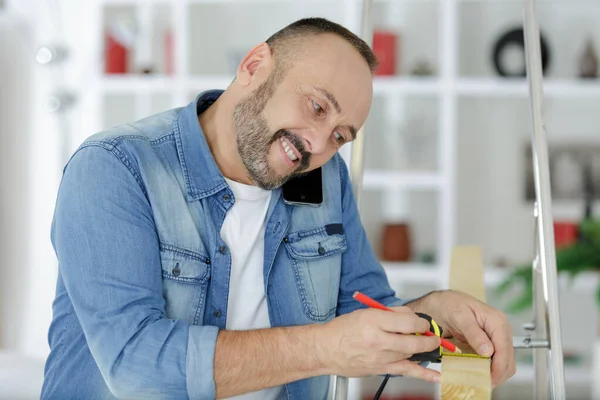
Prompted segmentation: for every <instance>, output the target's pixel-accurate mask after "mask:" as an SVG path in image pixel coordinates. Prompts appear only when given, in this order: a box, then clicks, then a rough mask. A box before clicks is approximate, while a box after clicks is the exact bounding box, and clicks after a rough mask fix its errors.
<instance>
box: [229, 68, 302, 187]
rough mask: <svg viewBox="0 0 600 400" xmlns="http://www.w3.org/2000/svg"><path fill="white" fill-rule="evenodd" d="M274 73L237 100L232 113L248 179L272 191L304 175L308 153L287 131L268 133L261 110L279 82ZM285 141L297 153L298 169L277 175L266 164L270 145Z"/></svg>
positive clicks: (238, 145) (294, 136)
mask: <svg viewBox="0 0 600 400" xmlns="http://www.w3.org/2000/svg"><path fill="white" fill-rule="evenodd" d="M277 74H278V73H277V71H274V72H273V73H272V74H271V76H269V78H268V79H267V80H266V81H265V82H264V83H263V84H261V85H260V86H259V87H258V88H257V89H256V90H255V91H254V92H252V93H250V94H249V95H248V96H246V97H244V98H243V99H241V100H240V101H239V102H238V103H237V104H236V106H235V109H234V111H233V120H234V125H235V130H236V143H237V148H238V153H239V155H240V158H241V159H242V162H243V163H244V166H245V167H246V169H247V170H248V175H249V178H250V180H251V181H252V182H254V183H255V184H256V185H257V186H259V187H261V188H262V189H265V190H272V189H275V188H278V187H280V186H282V185H283V184H284V183H285V182H287V181H288V180H290V179H291V178H294V177H296V176H301V175H304V174H306V169H307V168H308V166H309V164H310V153H309V152H307V151H306V150H305V147H304V144H303V143H302V140H300V138H299V137H298V136H296V135H294V134H293V133H291V132H290V131H288V130H285V129H280V130H278V131H276V132H274V133H271V130H270V129H269V125H268V123H267V120H266V118H265V117H264V115H263V110H264V108H265V106H266V104H267V101H268V100H269V99H270V98H271V96H272V95H273V93H274V91H275V87H276V85H277V83H278V82H279V77H278V76H277ZM282 137H283V138H285V139H286V140H288V141H289V142H290V143H291V144H292V145H294V147H295V148H296V149H297V150H298V152H300V155H301V159H300V162H299V165H298V167H297V168H296V170H294V171H293V172H292V173H290V174H288V175H278V174H277V173H276V172H275V171H274V170H273V168H271V166H270V165H269V159H268V156H269V151H270V149H271V145H272V144H273V143H274V142H275V141H276V140H279V139H280V138H282Z"/></svg>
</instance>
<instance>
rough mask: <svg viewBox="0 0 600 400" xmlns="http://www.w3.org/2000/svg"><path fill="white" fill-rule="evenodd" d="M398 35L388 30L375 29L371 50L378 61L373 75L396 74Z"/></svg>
mask: <svg viewBox="0 0 600 400" xmlns="http://www.w3.org/2000/svg"><path fill="white" fill-rule="evenodd" d="M397 41H398V37H397V35H396V34H395V33H393V32H389V31H382V30H376V31H375V32H374V33H373V52H374V53H375V56H376V57H377V60H378V61H379V66H378V67H377V70H376V71H375V75H395V74H396V44H397Z"/></svg>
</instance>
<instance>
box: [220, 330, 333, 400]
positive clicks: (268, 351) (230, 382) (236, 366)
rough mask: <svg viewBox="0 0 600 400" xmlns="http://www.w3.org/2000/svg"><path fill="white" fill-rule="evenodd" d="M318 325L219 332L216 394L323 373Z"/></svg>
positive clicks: (245, 389) (240, 390)
mask: <svg viewBox="0 0 600 400" xmlns="http://www.w3.org/2000/svg"><path fill="white" fill-rule="evenodd" d="M319 328H320V326H319V325H307V326H295V327H281V328H270V329H258V330H250V331H228V330H223V331H221V332H219V335H218V337H217V343H216V348H215V382H216V390H217V398H223V397H230V396H235V395H239V394H242V393H247V392H252V391H256V390H260V389H265V388H268V387H273V386H278V385H282V384H285V383H288V382H292V381H296V380H299V379H305V378H309V377H313V376H319V375H327V374H329V373H330V372H329V371H327V368H326V366H325V363H324V362H323V360H321V359H320V358H319V344H318V340H317V335H318V331H319Z"/></svg>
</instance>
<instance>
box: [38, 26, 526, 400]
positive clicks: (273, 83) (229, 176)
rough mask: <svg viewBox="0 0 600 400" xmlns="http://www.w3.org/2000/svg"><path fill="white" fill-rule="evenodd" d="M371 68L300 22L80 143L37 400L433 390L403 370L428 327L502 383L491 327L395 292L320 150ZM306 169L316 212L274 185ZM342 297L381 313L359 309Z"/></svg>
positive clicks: (342, 34) (472, 305)
mask: <svg viewBox="0 0 600 400" xmlns="http://www.w3.org/2000/svg"><path fill="white" fill-rule="evenodd" d="M375 67H376V59H375V56H374V55H373V53H372V51H371V50H370V49H369V47H368V46H367V45H366V44H365V43H364V42H363V41H361V40H360V39H359V38H357V37H356V36H355V35H353V34H352V33H350V32H349V31H347V30H346V29H344V28H343V27H341V26H339V25H337V24H334V23H332V22H330V21H327V20H324V19H317V18H315V19H303V20H300V21H297V22H296V23H293V24H291V25H289V26H287V27H286V28H284V29H282V30H281V31H279V32H277V33H276V34H275V35H273V36H272V37H271V38H269V40H267V41H266V42H265V43H261V44H259V45H257V46H255V47H254V48H253V49H252V50H251V51H250V52H249V53H248V54H247V55H246V57H245V58H244V60H243V61H242V62H241V64H240V65H239V67H238V70H237V75H236V78H235V80H234V81H233V82H232V83H231V85H230V86H229V87H228V88H227V90H225V91H208V92H205V93H202V94H200V95H199V96H198V97H197V98H196V99H195V100H194V102H192V103H190V104H189V105H188V106H187V107H184V108H180V109H175V110H170V111H167V112H164V113H161V114H158V115H155V116H151V117H149V118H146V119H144V120H141V121H138V122H135V123H132V124H127V125H122V126H118V127H115V128H113V129H110V130H108V131H106V132H102V133H99V134H96V135H94V136H92V137H91V138H89V139H88V140H86V141H85V142H84V143H83V144H82V146H81V147H80V148H79V149H78V150H77V151H76V152H75V154H74V155H73V157H72V158H71V160H70V161H69V163H68V165H67V166H66V168H65V170H64V176H63V180H62V182H61V187H60V191H59V195H58V200H57V204H56V211H55V218H54V222H53V226H52V240H53V244H54V246H55V249H56V254H57V257H58V260H59V266H60V267H59V277H58V284H57V292H56V300H55V302H54V305H53V311H54V318H53V322H52V325H51V328H50V332H49V342H50V346H51V354H50V356H49V358H48V361H47V366H46V376H45V381H44V387H43V394H42V397H43V398H57V399H66V398H90V399H91V398H94V399H96V398H100V399H108V398H141V399H171V398H172V399H182V398H194V399H212V398H215V397H217V398H229V397H234V396H240V397H238V398H243V399H280V398H286V399H299V400H305V399H323V398H325V397H326V394H327V390H328V383H329V375H343V376H351V377H356V376H366V375H373V374H395V375H405V376H413V377H418V378H421V379H425V380H428V381H433V382H434V381H437V380H438V379H439V374H438V373H437V372H436V371H434V370H431V369H427V368H424V367H423V366H422V365H419V364H417V363H414V362H412V361H408V360H407V359H408V358H410V357H411V355H412V354H415V353H420V352H425V351H430V350H432V349H435V348H436V347H438V346H439V343H440V342H439V338H435V337H433V338H432V337H425V336H416V335H411V334H414V333H419V332H424V331H426V330H427V329H428V323H427V322H426V321H425V320H424V319H422V318H419V317H418V316H417V315H416V314H415V311H421V312H424V313H426V314H429V315H431V316H432V317H433V318H434V319H435V320H436V321H437V322H438V323H439V324H440V325H441V326H442V327H443V328H444V329H445V331H446V332H448V333H450V334H452V335H454V336H456V337H458V338H460V339H463V340H467V341H468V342H469V343H470V344H471V345H473V347H474V348H475V349H477V350H478V351H479V352H480V353H481V354H484V355H492V354H493V362H492V377H493V383H494V384H495V385H497V384H500V383H502V382H504V381H505V380H506V379H508V378H509V377H510V376H511V375H512V374H513V373H514V371H515V362H514V356H513V350H512V333H511V328H510V326H509V325H508V323H507V321H506V318H505V317H504V316H503V314H502V313H500V312H499V311H497V310H494V309H491V308H490V307H488V306H487V305H485V304H482V303H480V302H478V301H477V300H475V299H473V298H471V297H469V296H467V295H464V294H460V293H456V292H451V291H440V292H434V293H431V294H429V295H426V296H424V297H422V298H420V299H417V300H415V301H412V302H409V303H408V304H406V303H407V301H405V300H401V299H398V298H396V297H394V292H393V291H392V290H391V289H390V287H389V285H388V282H387V280H386V276H385V274H384V271H383V270H382V268H381V266H380V264H379V263H378V261H377V258H376V257H375V255H374V254H373V252H372V250H371V247H370V245H369V243H368V242H367V238H366V235H365V231H364V230H363V227H362V225H361V222H360V218H359V215H358V212H357V209H356V204H355V202H354V198H353V195H352V190H351V185H350V182H349V178H348V170H347V167H346V165H345V164H344V162H343V160H342V158H341V157H340V156H339V155H338V154H337V150H338V149H339V148H340V146H342V145H343V144H344V143H348V142H350V141H352V140H353V138H354V136H355V135H356V131H357V130H358V128H359V127H360V126H361V125H363V123H364V122H365V120H366V118H367V114H368V112H369V109H370V106H371V100H372V95H373V93H372V75H373V71H374V68H375ZM318 167H322V174H323V192H324V200H323V204H322V205H321V206H319V207H305V206H292V205H287V204H285V203H284V202H283V200H282V194H281V186H282V184H284V183H285V182H286V181H287V180H289V179H290V178H291V177H293V176H296V175H299V174H303V173H306V172H308V171H311V170H313V169H315V168H318ZM357 290H360V291H362V292H364V293H365V294H367V295H369V296H371V297H373V298H375V299H376V300H378V301H380V302H382V303H384V304H386V305H388V306H394V307H397V308H395V310H396V311H397V312H395V313H390V312H384V311H378V310H371V309H364V307H361V306H360V304H358V303H357V302H356V301H355V300H354V299H353V298H352V294H353V293H354V292H355V291H357Z"/></svg>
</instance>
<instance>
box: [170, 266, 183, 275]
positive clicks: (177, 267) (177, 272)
mask: <svg viewBox="0 0 600 400" xmlns="http://www.w3.org/2000/svg"><path fill="white" fill-rule="evenodd" d="M171 272H172V273H173V276H175V277H177V276H179V275H180V274H181V270H180V269H179V263H177V264H175V268H173V271H171Z"/></svg>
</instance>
